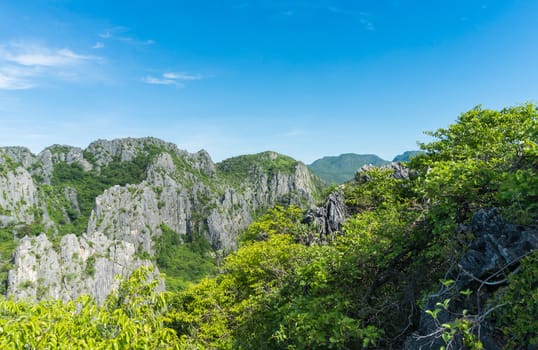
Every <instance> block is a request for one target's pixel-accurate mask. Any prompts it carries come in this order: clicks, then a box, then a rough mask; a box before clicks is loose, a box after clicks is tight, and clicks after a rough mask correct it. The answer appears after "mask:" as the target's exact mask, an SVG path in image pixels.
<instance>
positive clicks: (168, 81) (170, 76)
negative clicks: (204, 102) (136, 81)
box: [142, 72, 204, 87]
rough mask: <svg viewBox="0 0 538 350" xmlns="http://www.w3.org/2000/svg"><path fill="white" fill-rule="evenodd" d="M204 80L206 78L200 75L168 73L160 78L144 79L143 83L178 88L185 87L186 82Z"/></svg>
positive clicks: (150, 77) (148, 77) (149, 77)
mask: <svg viewBox="0 0 538 350" xmlns="http://www.w3.org/2000/svg"><path fill="white" fill-rule="evenodd" d="M203 78H204V77H203V76H202V75H199V74H189V73H175V72H166V73H163V74H162V75H161V76H160V77H154V76H147V77H144V78H142V81H143V82H144V83H146V84H152V85H175V86H177V87H184V86H185V84H184V82H186V81H194V80H201V79H203Z"/></svg>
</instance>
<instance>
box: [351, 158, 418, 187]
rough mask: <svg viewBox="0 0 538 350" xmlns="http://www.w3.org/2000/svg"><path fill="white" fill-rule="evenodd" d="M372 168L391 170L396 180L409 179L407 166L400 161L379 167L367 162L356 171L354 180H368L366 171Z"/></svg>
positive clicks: (362, 181)
mask: <svg viewBox="0 0 538 350" xmlns="http://www.w3.org/2000/svg"><path fill="white" fill-rule="evenodd" d="M372 169H389V170H391V171H392V177H393V178H395V179H398V180H409V176H410V175H411V174H410V171H409V168H406V167H404V166H403V165H402V163H400V162H393V163H390V164H387V165H383V166H380V167H376V166H374V165H371V164H368V165H363V166H362V167H360V168H359V169H358V170H357V173H356V174H355V180H356V181H358V182H361V183H364V182H366V181H369V180H370V176H369V175H368V172H369V171H371V170H372Z"/></svg>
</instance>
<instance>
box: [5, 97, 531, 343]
mask: <svg viewBox="0 0 538 350" xmlns="http://www.w3.org/2000/svg"><path fill="white" fill-rule="evenodd" d="M430 135H431V136H432V137H433V141H432V142H429V143H425V144H422V145H421V148H422V150H423V151H424V152H425V153H423V154H419V155H417V156H416V157H414V158H412V160H411V161H410V162H409V163H407V164H406V166H407V168H390V167H389V168H384V169H379V168H373V169H369V170H367V171H363V172H361V173H359V174H358V175H357V176H356V178H355V180H354V181H351V182H348V183H346V184H345V185H342V186H339V187H334V188H331V190H329V191H327V192H328V193H327V197H326V199H324V200H323V201H322V202H320V203H318V205H319V207H318V208H313V209H312V210H311V211H309V212H308V213H305V212H304V211H303V210H302V209H299V208H298V207H296V206H293V205H284V206H278V205H277V206H275V207H274V208H273V209H271V210H269V211H267V212H266V213H265V214H264V215H261V216H260V217H259V218H258V220H256V221H255V222H254V223H252V224H250V225H249V226H248V228H246V229H245V230H244V231H243V232H242V233H241V234H240V235H239V245H238V246H239V247H238V250H237V251H236V252H234V253H231V254H229V255H228V256H227V257H226V258H225V259H224V261H223V262H222V264H221V265H220V266H219V268H218V270H219V271H218V273H217V274H216V276H214V277H210V278H206V279H204V280H202V281H201V282H199V283H198V284H195V285H192V286H190V287H189V288H187V289H186V290H183V291H180V292H166V293H159V292H157V291H155V287H156V282H155V281H153V280H152V279H151V273H150V272H149V271H148V270H147V268H143V269H142V270H139V271H138V272H137V273H135V274H133V275H132V276H131V279H130V280H129V281H126V282H123V284H122V285H121V286H120V288H119V290H118V291H117V292H114V293H113V294H111V295H110V296H109V297H108V298H107V299H106V300H105V302H104V303H103V304H102V305H97V304H96V303H95V302H94V301H92V300H91V299H90V298H86V297H83V298H81V299H78V300H77V301H72V302H69V303H67V304H63V303H60V302H57V301H42V302H40V303H38V304H32V303H26V302H23V301H18V302H17V301H13V300H5V299H1V301H0V312H1V313H2V315H3V317H2V318H1V319H0V346H1V347H2V348H5V349H10V348H12V349H20V348H58V349H70V348H72V349H76V348H81V347H87V348H137V349H138V348H140V349H142V348H148V349H158V348H162V349H168V348H171V349H174V348H175V349H403V348H405V349H419V348H433V349H463V348H466V349H488V350H489V349H530V348H536V347H537V346H538V333H537V332H536V330H537V329H538V321H537V320H538V285H537V283H536V281H538V254H537V253H536V249H538V229H537V226H536V225H537V217H538V216H537V215H538V204H537V203H538V176H537V169H538V144H537V142H538V110H537V108H536V107H535V106H534V105H531V104H526V105H522V106H517V107H511V108H506V109H503V110H501V111H495V110H487V109H482V108H480V107H477V108H475V109H472V110H470V111H468V112H466V113H464V114H462V115H460V116H459V117H458V119H457V121H456V122H455V123H454V124H452V125H450V126H448V127H446V128H440V129H438V130H437V131H434V132H431V133H430ZM234 162H235V161H234ZM234 162H230V164H232V163H234ZM287 164H288V163H287V161H286V160H285V159H284V160H283V161H282V165H281V166H282V169H287ZM237 169H241V167H239V168H237ZM399 169H400V170H401V171H400V170H399ZM225 170H226V164H222V165H221V169H219V171H225ZM238 171H242V170H238ZM329 192H332V194H331V195H329ZM339 198H340V199H341V203H339ZM336 214H342V215H344V217H345V220H344V221H343V222H334V220H335V218H336V217H339V215H336ZM312 217H314V218H318V219H320V220H316V219H311V218H312ZM320 223H323V224H320ZM329 227H330V228H331V229H328V228H329ZM333 228H337V230H336V231H334V230H333Z"/></svg>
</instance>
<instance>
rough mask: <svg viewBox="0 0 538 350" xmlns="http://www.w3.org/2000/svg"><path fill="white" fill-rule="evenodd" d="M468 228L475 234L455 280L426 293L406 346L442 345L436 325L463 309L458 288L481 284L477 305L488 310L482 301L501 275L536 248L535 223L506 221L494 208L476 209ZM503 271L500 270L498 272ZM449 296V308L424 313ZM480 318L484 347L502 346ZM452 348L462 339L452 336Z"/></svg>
mask: <svg viewBox="0 0 538 350" xmlns="http://www.w3.org/2000/svg"><path fill="white" fill-rule="evenodd" d="M464 229H469V230H470V231H471V232H472V234H473V235H474V236H475V239H474V241H473V242H472V244H471V246H470V247H469V249H468V250H467V252H466V253H465V254H464V256H463V257H462V258H461V260H460V261H459V263H458V265H457V268H456V269H455V271H454V272H452V273H451V274H450V275H449V277H450V278H452V279H453V280H454V283H453V284H450V285H446V286H445V285H444V286H442V287H441V289H440V290H439V291H438V292H437V293H435V294H432V295H430V296H428V298H427V300H426V303H425V306H424V309H423V311H422V313H421V318H420V326H419V330H418V331H417V332H416V333H415V334H413V335H412V336H411V337H409V338H408V339H407V341H406V343H405V349H406V350H415V349H416V350H418V349H439V348H440V347H441V346H445V342H444V341H443V340H442V339H441V332H439V326H440V324H443V323H450V322H452V321H454V319H455V317H456V316H455V315H461V314H462V313H463V308H464V304H463V303H461V302H459V303H458V302H457V301H455V299H456V298H454V296H458V295H460V292H461V291H464V290H467V289H469V290H471V291H473V293H475V294H476V293H477V291H478V289H479V288H481V291H480V292H481V293H482V295H480V299H478V298H476V295H475V299H476V300H480V303H481V305H479V306H480V309H481V310H484V311H483V312H487V311H486V310H487V307H485V306H486V305H484V303H485V301H486V300H488V299H489V297H491V295H493V293H494V292H495V291H497V290H499V289H500V288H503V287H505V286H506V285H507V280H506V279H505V278H504V277H503V276H504V275H505V274H506V273H509V272H510V271H514V270H516V269H517V267H518V265H519V260H520V259H521V258H522V257H524V256H526V255H527V254H528V253H530V252H532V251H535V250H537V249H538V229H536V227H524V226H519V225H514V224H511V223H507V222H505V221H504V220H503V219H502V218H501V216H500V213H499V212H498V211H497V210H495V209H492V210H484V209H482V210H479V211H478V212H476V213H475V215H474V217H473V220H472V223H471V225H470V227H468V228H464ZM499 272H502V273H499ZM447 299H450V300H451V302H450V304H449V307H448V309H444V308H440V311H439V313H438V314H437V320H434V319H433V318H432V316H431V315H430V314H428V313H426V310H434V309H436V308H437V305H438V303H441V304H442V303H444V302H445V300H447ZM477 316H478V317H477V318H475V319H477V320H479V324H477V325H476V329H480V332H479V338H480V341H481V342H482V344H483V346H484V349H491V350H495V349H501V348H502V347H501V346H499V344H497V342H496V340H495V337H494V335H493V333H492V329H493V327H492V326H491V325H490V324H489V322H488V318H487V317H485V316H486V315H484V314H481V315H477ZM452 348H453V349H463V348H464V347H463V345H462V343H461V339H459V338H457V337H456V338H455V339H454V340H453V343H452Z"/></svg>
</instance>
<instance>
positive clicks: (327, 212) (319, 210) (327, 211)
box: [302, 191, 348, 244]
mask: <svg viewBox="0 0 538 350" xmlns="http://www.w3.org/2000/svg"><path fill="white" fill-rule="evenodd" d="M347 215H348V214H347V208H346V205H345V203H344V195H343V194H342V193H341V192H339V191H334V192H332V193H330V194H329V196H328V197H327V200H326V201H325V205H324V206H323V207H312V208H310V209H309V210H308V211H307V212H306V214H305V216H304V218H303V220H302V222H303V223H304V224H310V225H313V226H315V227H316V228H317V230H318V234H319V236H318V237H311V238H310V241H309V242H305V243H308V244H311V243H314V242H316V243H319V242H327V241H330V240H332V239H333V238H334V237H335V235H336V234H337V233H338V232H340V230H341V229H342V224H343V223H344V220H345V219H346V218H347Z"/></svg>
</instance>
